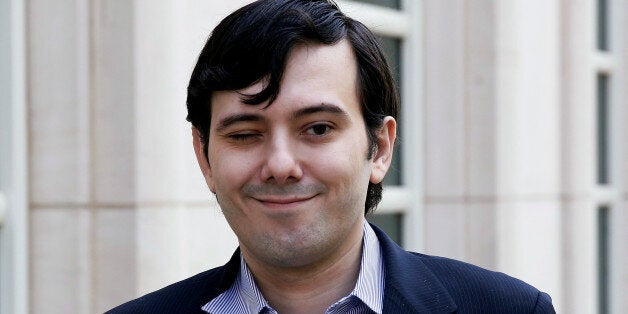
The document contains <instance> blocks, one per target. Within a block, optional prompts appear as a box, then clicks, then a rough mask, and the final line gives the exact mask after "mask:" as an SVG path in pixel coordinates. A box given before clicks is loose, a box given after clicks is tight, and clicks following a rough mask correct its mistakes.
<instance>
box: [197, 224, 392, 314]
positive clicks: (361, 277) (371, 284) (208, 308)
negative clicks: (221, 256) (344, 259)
mask: <svg viewBox="0 0 628 314" xmlns="http://www.w3.org/2000/svg"><path fill="white" fill-rule="evenodd" d="M363 239H364V241H363V243H362V261H361V263H360V272H359V274H358V280H357V281H356V284H355V287H354V288H353V291H351V293H350V294H349V295H347V296H345V297H343V298H341V299H340V300H338V301H337V302H336V303H334V304H332V305H331V306H330V307H329V308H328V309H327V311H325V313H326V314H336V313H343V314H344V313H349V314H358V313H378V314H381V313H382V308H383V300H384V263H383V261H382V256H381V254H382V253H381V249H380V246H379V240H378V239H377V236H376V235H375V232H374V231H373V229H372V228H371V226H370V225H369V224H368V223H367V222H366V221H364V237H363ZM240 261H241V262H240V273H239V274H238V276H237V278H236V280H235V281H234V283H233V284H232V285H231V287H230V288H229V289H227V290H226V291H225V292H223V293H222V294H220V295H218V296H217V297H216V298H214V299H213V300H211V301H209V302H208V303H207V304H205V305H204V306H203V307H202V309H203V310H204V311H205V312H207V313H210V314H223V313H224V314H226V313H251V314H277V311H275V310H274V309H273V308H272V307H271V306H270V305H269V304H268V302H266V299H264V296H263V295H262V293H261V292H260V290H259V289H258V288H257V285H256V284H255V280H254V279H253V274H251V271H250V270H249V268H248V266H247V265H246V262H245V261H244V258H243V257H242V254H240Z"/></svg>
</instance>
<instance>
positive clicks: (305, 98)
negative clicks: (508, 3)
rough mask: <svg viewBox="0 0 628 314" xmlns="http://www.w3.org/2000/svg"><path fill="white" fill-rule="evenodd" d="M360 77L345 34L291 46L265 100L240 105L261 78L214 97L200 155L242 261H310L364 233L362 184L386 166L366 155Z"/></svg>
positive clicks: (326, 256) (374, 178)
mask: <svg viewBox="0 0 628 314" xmlns="http://www.w3.org/2000/svg"><path fill="white" fill-rule="evenodd" d="M356 74H357V65H356V61H355V57H354V55H353V52H352V50H351V47H350V45H349V43H348V42H347V41H346V40H343V41H341V42H339V43H337V44H335V45H331V46H330V45H322V44H308V45H303V46H297V47H295V48H294V49H293V50H292V51H291V54H290V57H289V59H288V61H287V65H286V69H285V72H284V76H283V79H282V82H281V88H280V93H279V95H278V97H277V99H276V100H275V101H274V102H273V103H272V105H271V106H269V107H267V108H264V107H266V105H267V103H262V104H260V105H255V106H252V105H247V104H243V103H242V102H241V93H244V94H255V93H257V92H259V91H260V90H261V88H262V87H263V86H262V84H261V83H258V84H254V85H252V86H250V87H248V88H245V89H243V90H240V91H222V92H215V93H214V94H213V96H212V99H211V103H212V116H211V128H210V132H209V144H208V145H209V147H208V160H209V163H208V164H207V163H205V164H203V162H202V161H201V160H200V159H201V158H202V157H199V156H198V154H199V149H198V148H197V157H199V162H200V163H201V168H204V169H203V173H204V175H205V178H206V181H207V184H208V186H209V187H210V189H211V190H212V191H213V192H215V193H216V197H217V199H218V202H219V204H220V206H221V208H222V211H223V213H224V215H225V217H226V219H227V221H228V223H229V224H230V226H231V228H232V229H233V231H234V232H235V233H236V235H237V237H238V239H239V242H240V248H241V250H242V253H243V254H244V256H245V258H246V259H247V261H248V260H250V259H255V260H256V261H257V262H262V263H265V264H267V265H274V266H278V267H300V266H306V265H309V264H313V263H316V262H317V261H322V260H324V259H329V258H333V255H334V254H342V252H345V251H346V250H347V249H348V246H349V245H351V243H350V241H353V242H354V243H355V240H356V239H358V240H359V239H360V237H361V236H362V222H363V212H364V202H365V199H366V191H367V188H368V183H369V181H372V182H374V183H377V182H379V181H381V179H382V178H383V175H384V174H385V172H386V169H387V165H386V167H385V168H386V169H384V170H383V172H382V169H381V163H378V162H377V161H375V160H376V159H377V158H378V157H377V154H376V156H375V158H374V159H371V160H367V153H368V142H367V134H366V129H365V124H364V120H363V118H362V114H361V109H360V104H359V100H358V95H357V85H356V84H357V82H356ZM393 128H394V120H393ZM393 132H394V131H393Z"/></svg>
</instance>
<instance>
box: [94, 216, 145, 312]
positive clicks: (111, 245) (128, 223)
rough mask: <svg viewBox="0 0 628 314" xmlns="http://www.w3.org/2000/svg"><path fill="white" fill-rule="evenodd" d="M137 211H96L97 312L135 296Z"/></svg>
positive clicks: (95, 267)
mask: <svg viewBox="0 0 628 314" xmlns="http://www.w3.org/2000/svg"><path fill="white" fill-rule="evenodd" d="M136 225H137V222H136V212H135V210H133V209H131V208H101V209H98V210H97V211H96V212H95V219H94V231H93V234H94V240H93V243H92V245H93V252H94V253H93V258H92V260H91V263H92V269H93V272H92V274H93V275H92V276H93V287H94V296H93V299H94V300H93V302H94V303H93V307H94V311H95V312H97V313H103V312H105V311H106V310H108V309H110V308H112V307H114V306H116V305H118V304H122V303H123V302H125V301H128V300H130V299H131V298H133V297H134V296H135V291H136V285H137V284H136V269H137V268H138V266H139V265H138V264H137V263H136V259H135V258H136V257H135V251H136V249H137V243H136V242H135V234H136V232H135V230H136Z"/></svg>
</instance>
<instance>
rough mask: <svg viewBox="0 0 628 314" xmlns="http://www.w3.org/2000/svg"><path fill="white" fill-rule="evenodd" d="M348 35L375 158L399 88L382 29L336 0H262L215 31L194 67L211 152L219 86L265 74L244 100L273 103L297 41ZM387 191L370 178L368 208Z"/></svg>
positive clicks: (198, 122)
mask: <svg viewBox="0 0 628 314" xmlns="http://www.w3.org/2000/svg"><path fill="white" fill-rule="evenodd" d="M344 38H346V39H348V41H349V42H350V44H351V46H352V49H353V52H354V54H355V57H356V60H357V65H358V74H357V80H358V82H357V84H358V90H359V92H358V96H359V99H360V102H361V110H362V116H363V118H364V122H365V124H366V132H367V135H368V139H369V150H368V153H367V158H368V159H371V158H372V157H373V154H374V153H375V152H376V150H377V146H376V145H377V144H376V140H377V138H376V131H377V130H378V129H379V128H380V127H381V126H382V124H383V119H384V117H386V116H392V117H394V118H395V119H396V118H397V111H398V102H399V100H398V96H397V90H396V88H395V83H394V80H393V78H392V75H391V73H390V69H389V67H388V64H387V62H386V58H385V57H384V54H383V53H382V49H381V47H380V45H379V43H378V41H377V39H376V37H375V35H373V33H372V32H371V31H370V30H369V29H368V28H367V27H366V26H364V25H363V24H362V23H360V22H358V21H356V20H353V19H351V18H349V17H347V16H346V15H344V14H343V13H342V12H341V11H340V9H339V8H338V6H337V5H336V4H335V3H334V2H333V1H330V0H259V1H256V2H253V3H251V4H249V5H246V6H244V7H242V8H240V9H239V10H237V11H235V12H233V13H231V14H230V15H229V16H227V17H226V18H225V19H224V20H222V21H221V22H220V24H218V26H217V27H216V28H215V29H214V30H213V32H212V34H211V36H210V37H209V39H208V40H207V43H206V44H205V47H203V50H202V51H201V54H200V55H199V57H198V62H197V63H196V67H195V68H194V71H193V72H192V77H191V78H190V84H189V85H188V96H187V108H188V116H187V120H188V121H190V122H192V125H193V126H194V127H195V128H196V129H197V130H198V132H199V134H200V139H201V141H202V142H203V144H204V150H205V152H204V153H205V156H207V144H208V139H209V129H210V125H209V124H210V119H211V103H210V102H211V95H212V93H213V92H214V91H222V90H239V89H243V88H245V87H248V86H250V85H252V84H254V83H255V82H258V81H259V80H261V79H264V80H265V82H266V86H265V88H264V89H263V90H262V91H260V92H259V93H257V94H254V95H242V100H243V102H244V103H246V104H251V105H258V104H260V103H262V102H264V101H268V106H270V104H272V102H273V101H274V100H275V99H276V98H277V95H278V93H279V87H280V84H281V78H282V75H283V71H284V69H285V64H286V61H287V58H288V54H289V52H290V50H291V49H292V48H293V47H294V46H295V45H297V44H299V43H307V42H317V43H322V44H325V45H332V44H334V43H337V42H338V41H340V40H342V39H344ZM381 198H382V185H381V183H378V184H373V183H370V182H369V186H368V191H367V197H366V203H365V208H364V213H365V214H367V213H369V212H370V211H372V210H374V209H375V207H377V204H378V203H379V202H380V200H381Z"/></svg>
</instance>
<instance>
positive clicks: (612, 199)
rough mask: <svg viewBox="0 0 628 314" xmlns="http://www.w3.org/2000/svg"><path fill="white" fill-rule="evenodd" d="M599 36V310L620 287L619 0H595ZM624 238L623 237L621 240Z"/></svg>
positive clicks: (595, 52) (596, 56)
mask: <svg viewBox="0 0 628 314" xmlns="http://www.w3.org/2000/svg"><path fill="white" fill-rule="evenodd" d="M595 3H596V10H595V17H596V23H595V26H596V28H597V29H596V32H595V34H596V39H595V49H593V56H594V59H593V60H594V71H593V73H592V74H593V75H594V80H593V81H594V82H595V86H594V88H595V103H594V108H595V111H594V112H595V113H596V116H595V122H596V123H595V124H596V137H595V139H596V152H595V160H596V172H597V173H596V178H595V180H596V181H595V182H594V184H595V191H596V193H595V195H596V197H595V205H594V206H595V207H594V208H593V209H594V210H595V211H596V215H595V216H594V217H597V222H595V224H596V229H597V232H596V237H597V241H595V242H596V244H597V278H598V279H597V304H598V306H597V308H598V313H602V314H604V313H610V312H612V307H613V306H612V304H613V302H614V299H615V298H617V297H618V296H619V294H618V293H619V292H618V291H614V289H613V287H614V284H613V282H614V280H616V279H615V278H614V276H613V269H614V267H613V266H614V259H613V251H614V247H615V246H614V244H613V242H614V241H613V239H616V238H617V236H620V234H619V233H615V232H616V230H615V231H614V228H613V224H614V223H615V222H614V221H615V220H616V219H613V218H614V216H615V215H617V212H616V210H617V208H619V207H620V201H621V194H620V190H621V189H620V187H619V186H618V180H617V179H616V178H617V170H619V169H620V167H619V164H620V160H621V158H620V157H619V156H620V155H618V153H619V152H620V151H621V149H620V146H621V145H625V144H622V143H621V142H618V141H617V140H616V139H617V137H616V136H617V135H618V133H617V126H618V125H619V124H620V120H619V119H620V118H621V117H620V115H619V114H618V113H619V112H620V110H619V108H620V107H619V106H620V102H619V101H617V97H618V96H617V95H618V94H617V91H616V89H615V88H614V86H619V85H618V84H619V82H618V77H619V76H618V75H617V74H618V71H619V69H618V67H617V64H618V62H617V60H618V56H617V49H616V47H615V45H616V44H617V43H616V41H615V40H614V39H615V38H618V37H617V36H621V34H620V33H618V28H616V27H613V25H614V23H615V22H616V21H617V19H616V16H615V15H613V14H614V13H613V12H616V10H613V8H614V7H615V6H618V5H619V2H618V1H616V0H597V1H596V2H595ZM618 242H621V241H618Z"/></svg>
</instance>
